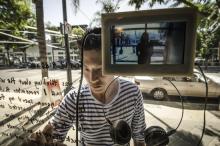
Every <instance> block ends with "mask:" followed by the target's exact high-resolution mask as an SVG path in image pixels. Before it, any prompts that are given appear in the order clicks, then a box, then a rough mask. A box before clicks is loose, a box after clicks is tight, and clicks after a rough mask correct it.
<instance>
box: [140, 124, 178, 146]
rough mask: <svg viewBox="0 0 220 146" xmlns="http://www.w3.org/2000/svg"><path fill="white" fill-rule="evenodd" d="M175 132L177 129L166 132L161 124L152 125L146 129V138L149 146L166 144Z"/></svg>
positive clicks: (163, 145)
mask: <svg viewBox="0 0 220 146" xmlns="http://www.w3.org/2000/svg"><path fill="white" fill-rule="evenodd" d="M175 132H176V130H175V129H173V130H170V131H169V132H166V131H165V130H164V129H163V128H161V127H159V126H151V127H149V128H147V129H146V130H145V131H144V140H145V143H146V144H147V146H165V145H167V144H168V143H169V136H170V135H172V134H174V133H175Z"/></svg>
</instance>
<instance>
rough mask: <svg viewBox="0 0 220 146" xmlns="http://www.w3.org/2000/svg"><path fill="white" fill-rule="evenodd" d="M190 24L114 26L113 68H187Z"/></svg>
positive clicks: (111, 40) (112, 36)
mask: <svg viewBox="0 0 220 146" xmlns="http://www.w3.org/2000/svg"><path fill="white" fill-rule="evenodd" d="M185 33H186V22H184V21H180V22H153V23H152V22H150V23H145V24H144V23H142V24H128V25H125V24H123V25H120V24H119V25H111V26H110V34H109V35H110V40H109V41H110V42H111V43H110V49H111V64H183V63H184V50H185V49H184V48H185Z"/></svg>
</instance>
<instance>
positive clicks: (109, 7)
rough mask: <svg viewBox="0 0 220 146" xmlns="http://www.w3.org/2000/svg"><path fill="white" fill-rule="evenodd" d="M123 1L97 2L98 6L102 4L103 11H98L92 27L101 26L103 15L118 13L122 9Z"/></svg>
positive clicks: (104, 0)
mask: <svg viewBox="0 0 220 146" xmlns="http://www.w3.org/2000/svg"><path fill="white" fill-rule="evenodd" d="M120 2H121V0H116V1H112V0H96V3H97V4H101V5H102V9H101V11H97V12H96V13H95V16H94V18H93V20H92V22H91V23H90V26H93V25H94V26H101V13H111V12H115V11H117V10H118V9H119V8H120V7H119V4H120Z"/></svg>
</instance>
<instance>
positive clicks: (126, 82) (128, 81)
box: [119, 78, 138, 89]
mask: <svg viewBox="0 0 220 146" xmlns="http://www.w3.org/2000/svg"><path fill="white" fill-rule="evenodd" d="M119 81H120V85H121V86H122V87H125V86H127V87H128V86H129V87H133V88H136V89H138V86H137V85H136V84H135V83H134V82H133V81H132V80H131V79H124V78H120V79H119Z"/></svg>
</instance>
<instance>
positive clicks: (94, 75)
mask: <svg viewBox="0 0 220 146" xmlns="http://www.w3.org/2000/svg"><path fill="white" fill-rule="evenodd" d="M82 47H83V51H84V52H83V53H84V54H83V73H84V76H85V79H86V81H87V82H88V84H89V86H90V89H91V91H92V93H93V94H94V95H100V94H103V93H104V92H105V90H106V88H107V86H108V84H109V83H110V82H111V80H112V79H113V76H104V75H102V53H101V29H100V28H96V29H93V30H91V31H89V32H88V33H87V34H86V35H85V36H84V44H83V46H82Z"/></svg>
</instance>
